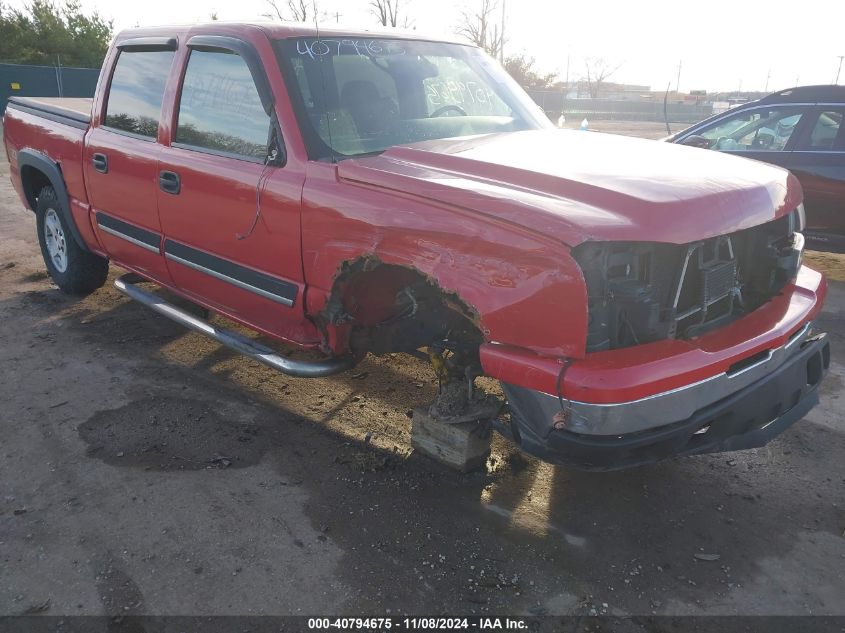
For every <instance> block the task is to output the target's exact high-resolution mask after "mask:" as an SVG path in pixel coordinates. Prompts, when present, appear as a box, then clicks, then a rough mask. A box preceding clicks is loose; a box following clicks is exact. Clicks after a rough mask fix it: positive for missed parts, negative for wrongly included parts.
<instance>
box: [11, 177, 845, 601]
mask: <svg viewBox="0 0 845 633" xmlns="http://www.w3.org/2000/svg"><path fill="white" fill-rule="evenodd" d="M34 225H35V223H34V217H33V214H32V213H30V212H28V211H25V210H23V209H22V207H21V204H20V202H19V201H18V200H17V198H16V197H15V195H14V193H13V191H12V189H11V186H10V185H9V183H8V165H6V164H5V163H4V164H3V165H2V166H0V403H2V404H0V615H2V614H6V615H8V614H22V613H36V612H37V613H44V614H52V615H56V614H62V615H72V614H114V615H132V614H326V613H346V614H362V613H365V614H384V613H393V614H398V613H416V614H421V613H427V614H432V613H447V614H454V613H462V614H471V613H513V614H577V615H586V614H589V613H591V612H592V613H599V614H602V613H609V614H652V613H657V614H834V615H845V600H843V596H845V575H843V574H842V570H843V568H845V485H843V484H845V422H843V419H842V410H843V401H842V395H843V393H845V382H843V380H845V367H843V358H845V357H843V351H842V350H845V284H843V283H841V282H840V283H837V282H834V283H833V284H832V287H831V293H830V297H829V300H828V303H827V307H826V309H825V311H824V313H823V315H822V317H821V318H820V320H819V327H820V329H822V330H826V331H828V332H829V333H830V336H831V339H832V344H833V350H834V351H833V354H834V358H833V365H832V369H831V373H830V375H829V377H828V378H827V380H826V382H825V383H824V386H823V388H822V404H821V406H819V407H817V408H816V409H815V410H814V411H813V412H812V413H811V414H810V415H809V416H808V417H807V419H805V420H803V421H801V422H799V423H798V424H796V425H795V426H794V427H792V428H791V429H790V430H788V431H787V432H786V433H784V434H783V435H782V436H780V437H779V438H777V439H776V440H775V441H773V442H772V443H771V444H770V445H769V446H767V447H766V448H763V449H759V450H751V451H745V452H739V453H732V454H722V455H714V456H703V457H696V458H686V459H680V460H675V461H669V462H665V463H661V464H658V465H655V466H650V467H643V468H639V469H636V470H631V471H627V472H621V473H613V474H589V473H583V472H578V471H574V470H568V469H566V468H562V467H554V466H549V465H547V464H543V463H539V462H537V461H535V460H533V459H529V458H523V457H521V456H520V455H519V454H516V453H514V452H513V449H512V447H511V446H510V445H509V444H508V443H507V442H505V441H503V440H497V442H496V443H495V445H494V451H493V456H492V458H491V459H490V461H489V463H488V467H487V470H486V471H485V472H480V473H474V474H470V475H458V474H455V473H452V472H449V471H447V470H445V469H443V468H441V467H440V466H438V465H436V464H434V463H432V462H430V461H428V460H427V459H425V458H424V457H421V456H418V455H415V454H413V452H412V451H411V447H410V440H409V435H410V420H409V417H408V414H409V411H410V410H411V409H412V408H413V407H414V406H417V405H421V404H424V403H426V402H427V401H429V400H430V399H431V398H432V396H433V395H434V393H435V390H436V386H435V383H434V379H433V374H432V371H431V370H430V368H429V367H427V366H426V365H425V364H423V363H421V362H419V361H417V360H414V359H411V358H408V357H405V356H395V357H386V358H382V359H367V360H365V362H363V363H362V364H361V365H360V366H359V367H357V368H356V369H355V370H353V371H350V372H347V373H345V374H342V375H340V376H337V377H334V378H330V379H321V380H312V381H307V380H302V379H293V378H287V377H284V376H281V375H278V374H276V373H274V372H273V371H271V370H269V369H267V368H265V367H263V366H260V365H257V364H255V363H253V362H252V361H248V360H245V359H243V358H239V357H236V356H234V355H232V354H230V353H229V352H228V351H225V350H224V349H221V348H220V347H219V346H218V345H216V344H214V343H211V342H209V341H208V340H206V339H203V338H202V337H201V336H200V335H198V334H191V333H187V332H186V331H185V330H183V329H182V328H180V327H179V326H177V325H175V324H173V323H171V322H169V321H167V320H165V319H164V318H162V317H159V316H157V315H154V314H153V313H151V312H149V311H148V310H147V309H145V308H144V307H142V306H140V305H138V304H133V303H132V302H130V301H129V300H128V299H126V298H124V297H123V296H122V295H120V294H119V293H117V291H115V290H114V289H113V288H112V286H111V284H110V283H109V284H107V285H106V287H104V288H103V289H101V290H100V291H98V292H96V293H94V294H93V295H91V296H90V297H88V298H85V299H82V300H79V299H73V298H69V297H67V296H64V295H62V294H61V293H59V292H58V291H57V290H56V288H55V287H54V286H53V285H52V283H51V281H50V280H49V279H48V278H47V277H46V276H45V273H44V266H43V264H42V262H41V257H40V253H39V250H38V246H37V242H36V238H35V228H34ZM808 259H810V260H811V261H813V262H817V261H822V260H821V259H820V258H819V257H817V256H810V257H809V258H808ZM824 261H825V262H826V263H825V266H828V265H829V266H830V267H831V268H830V269H829V270H831V271H832V272H833V275H834V276H838V277H839V278H840V279H842V278H843V276H842V275H843V267H842V260H841V259H839V260H837V259H835V258H832V259H829V258H825V259H824ZM836 262H839V263H836ZM117 272H118V271H116V270H114V269H113V270H112V276H114V274H115V273H117Z"/></svg>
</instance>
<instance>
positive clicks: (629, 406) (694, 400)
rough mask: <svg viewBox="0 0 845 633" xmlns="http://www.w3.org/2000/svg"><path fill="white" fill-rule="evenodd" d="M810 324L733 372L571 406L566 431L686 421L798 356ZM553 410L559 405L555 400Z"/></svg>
mask: <svg viewBox="0 0 845 633" xmlns="http://www.w3.org/2000/svg"><path fill="white" fill-rule="evenodd" d="M810 329H811V324H810V323H807V324H806V325H804V327H802V328H801V329H800V330H798V331H797V332H795V333H794V334H793V335H792V336H791V337H790V338H789V340H788V341H787V342H786V343H785V344H784V345H783V346H782V347H778V348H775V349H770V350H767V351H766V352H763V353H761V354H758V355H755V356H752V357H751V359H750V362H748V363H747V364H742V363H738V364H737V366H735V368H734V369H733V370H731V371H727V372H723V373H721V374H717V375H715V376H711V377H710V378H705V379H704V380H701V381H699V382H696V383H692V384H690V385H684V386H683V387H680V388H678V389H672V390H670V391H664V392H663V393H658V394H655V395H653V396H649V397H647V398H642V399H640V400H631V401H628V402H615V403H613V404H595V403H590V402H578V401H577V400H573V401H571V402H569V403H568V404H569V406H570V408H571V411H570V417H569V421H568V422H567V425H566V428H567V430H569V431H572V432H573V433H581V434H588V435H617V434H625V433H636V432H638V431H644V430H646V429H651V428H654V427H657V426H665V425H666V424H672V423H674V422H680V421H681V420H686V419H687V418H689V417H690V416H691V415H692V414H693V413H695V412H696V411H698V410H700V409H703V408H704V407H706V406H708V405H711V404H713V403H714V402H718V401H719V400H722V399H723V398H726V397H727V396H729V395H731V394H732V393H735V392H737V391H739V390H741V389H744V388H745V387H747V386H748V385H750V384H752V383H754V382H756V381H757V380H759V379H760V378H762V377H764V376H766V375H767V374H770V373H771V372H773V371H775V370H776V369H777V368H778V367H780V366H781V365H783V364H784V363H785V362H786V361H787V360H789V358H790V356H791V355H792V354H793V353H794V352H796V351H797V350H798V349H799V348H800V347H801V343H802V342H803V341H805V340H806V339H807V337H808V336H809V335H810ZM553 405H554V410H559V409H560V402H559V401H558V399H557V398H556V397H555V398H553Z"/></svg>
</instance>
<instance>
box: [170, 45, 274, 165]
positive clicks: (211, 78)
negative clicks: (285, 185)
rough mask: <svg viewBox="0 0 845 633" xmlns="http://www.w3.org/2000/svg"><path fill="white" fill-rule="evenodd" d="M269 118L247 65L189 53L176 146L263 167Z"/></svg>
mask: <svg viewBox="0 0 845 633" xmlns="http://www.w3.org/2000/svg"><path fill="white" fill-rule="evenodd" d="M269 132H270V117H269V116H268V115H267V113H266V112H265V111H264V107H263V106H262V105H261V98H260V97H259V96H258V90H257V89H256V87H255V83H254V82H253V80H252V74H251V73H250V72H249V67H248V66H247V65H246V62H245V61H244V60H243V59H242V58H241V57H240V56H239V55H236V54H234V53H228V52H225V51H201V50H194V51H191V56H190V58H189V59H188V68H187V70H186V71H185V79H184V81H183V83H182V96H181V99H180V102H179V121H178V123H177V125H176V139H175V140H176V144H177V145H182V146H187V147H188V148H191V147H194V148H199V149H205V150H211V151H215V152H223V153H226V154H233V155H235V156H242V157H245V158H249V159H258V160H260V161H263V160H264V159H265V157H266V155H267V140H268V136H269Z"/></svg>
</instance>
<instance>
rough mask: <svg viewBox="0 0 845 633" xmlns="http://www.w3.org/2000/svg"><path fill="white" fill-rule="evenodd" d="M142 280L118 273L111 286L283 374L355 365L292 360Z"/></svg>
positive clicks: (324, 372) (323, 372)
mask: <svg viewBox="0 0 845 633" xmlns="http://www.w3.org/2000/svg"><path fill="white" fill-rule="evenodd" d="M144 281H146V280H145V279H143V278H142V277H140V276H139V275H136V274H135V273H127V274H125V275H121V276H120V277H118V278H117V279H115V280H114V285H115V287H116V288H117V289H118V290H120V292H122V293H123V294H125V295H126V296H127V297H129V298H130V299H134V300H135V301H139V302H141V303H143V304H144V305H145V306H147V307H148V308H152V309H153V310H155V311H156V312H158V313H159V314H162V315H164V316H166V317H167V318H168V319H172V320H173V321H176V322H177V323H180V324H182V325H184V326H185V327H187V328H189V329H191V330H194V331H196V332H200V333H201V334H205V335H206V336H208V337H209V338H212V339H214V340H215V341H217V342H218V343H221V344H223V345H225V346H226V347H229V348H231V349H233V350H235V351H236V352H238V353H240V354H243V355H244V356H248V357H250V358H252V359H253V360H257V361H258V362H259V363H264V364H265V365H267V366H268V367H272V368H273V369H276V370H278V371H280V372H282V373H283V374H288V375H289V376H297V377H299V378H320V377H322V376H331V375H332V374H337V373H340V372H342V371H346V370H347V369H350V368H352V367H354V366H355V364H356V363H357V361H356V360H355V358H353V357H352V356H343V357H341V358H327V359H325V360H316V361H303V360H293V359H290V358H285V357H284V356H280V355H279V354H277V353H276V352H275V351H274V350H272V349H270V348H269V347H266V346H264V345H262V344H261V343H259V342H257V341H253V340H252V339H249V338H247V337H246V336H242V335H240V334H238V333H237V332H232V331H230V330H223V329H221V328H217V327H215V326H213V325H212V324H211V323H209V322H208V321H205V320H203V319H200V318H198V317H195V316H194V315H192V314H190V313H188V312H186V311H185V310H182V309H181V308H177V307H176V306H174V305H173V304H170V303H167V301H165V300H164V299H162V298H161V297H159V296H158V295H155V294H153V293H151V292H147V291H146V290H141V289H140V288H138V287H137V286H136V285H135V284H137V283H139V282H144Z"/></svg>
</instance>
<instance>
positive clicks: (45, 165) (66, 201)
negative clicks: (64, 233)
mask: <svg viewBox="0 0 845 633" xmlns="http://www.w3.org/2000/svg"><path fill="white" fill-rule="evenodd" d="M25 167H32V168H33V169H36V170H38V171H40V172H41V173H42V174H44V175H45V176H46V177H47V180H49V181H50V184H51V185H52V187H53V189H54V190H55V191H56V197H57V198H58V206H59V207H60V208H59V209H56V210H57V211H58V212H59V213H61V214H62V216H63V217H64V219H65V222H66V223H67V225H68V226H69V227H70V232H71V234H72V235H73V239H74V241H76V243H77V244H78V245H79V247H80V248H81V249H82V250H84V251H86V252H91V249H90V248H88V245H87V244H85V240H83V239H82V235H81V234H80V232H79V229H78V228H77V227H76V223H75V222H74V221H73V214H72V213H71V212H70V197H69V196H68V193H67V187H66V186H65V179H64V178H63V177H62V172H61V169H59V165H58V164H57V163H56V161H54V160H53V159H52V158H50V157H49V156H46V155H45V154H42V153H41V152H38V151H35V150H33V149H22V150H19V151H18V170H19V173H20V177H21V182H22V183H23V182H24V168H25ZM37 193H38V192H37V191H33V192H27V196H26V197H27V202H29V206H30V208H31V209H32V210H33V211H34V210H35V196H36V194H37Z"/></svg>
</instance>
